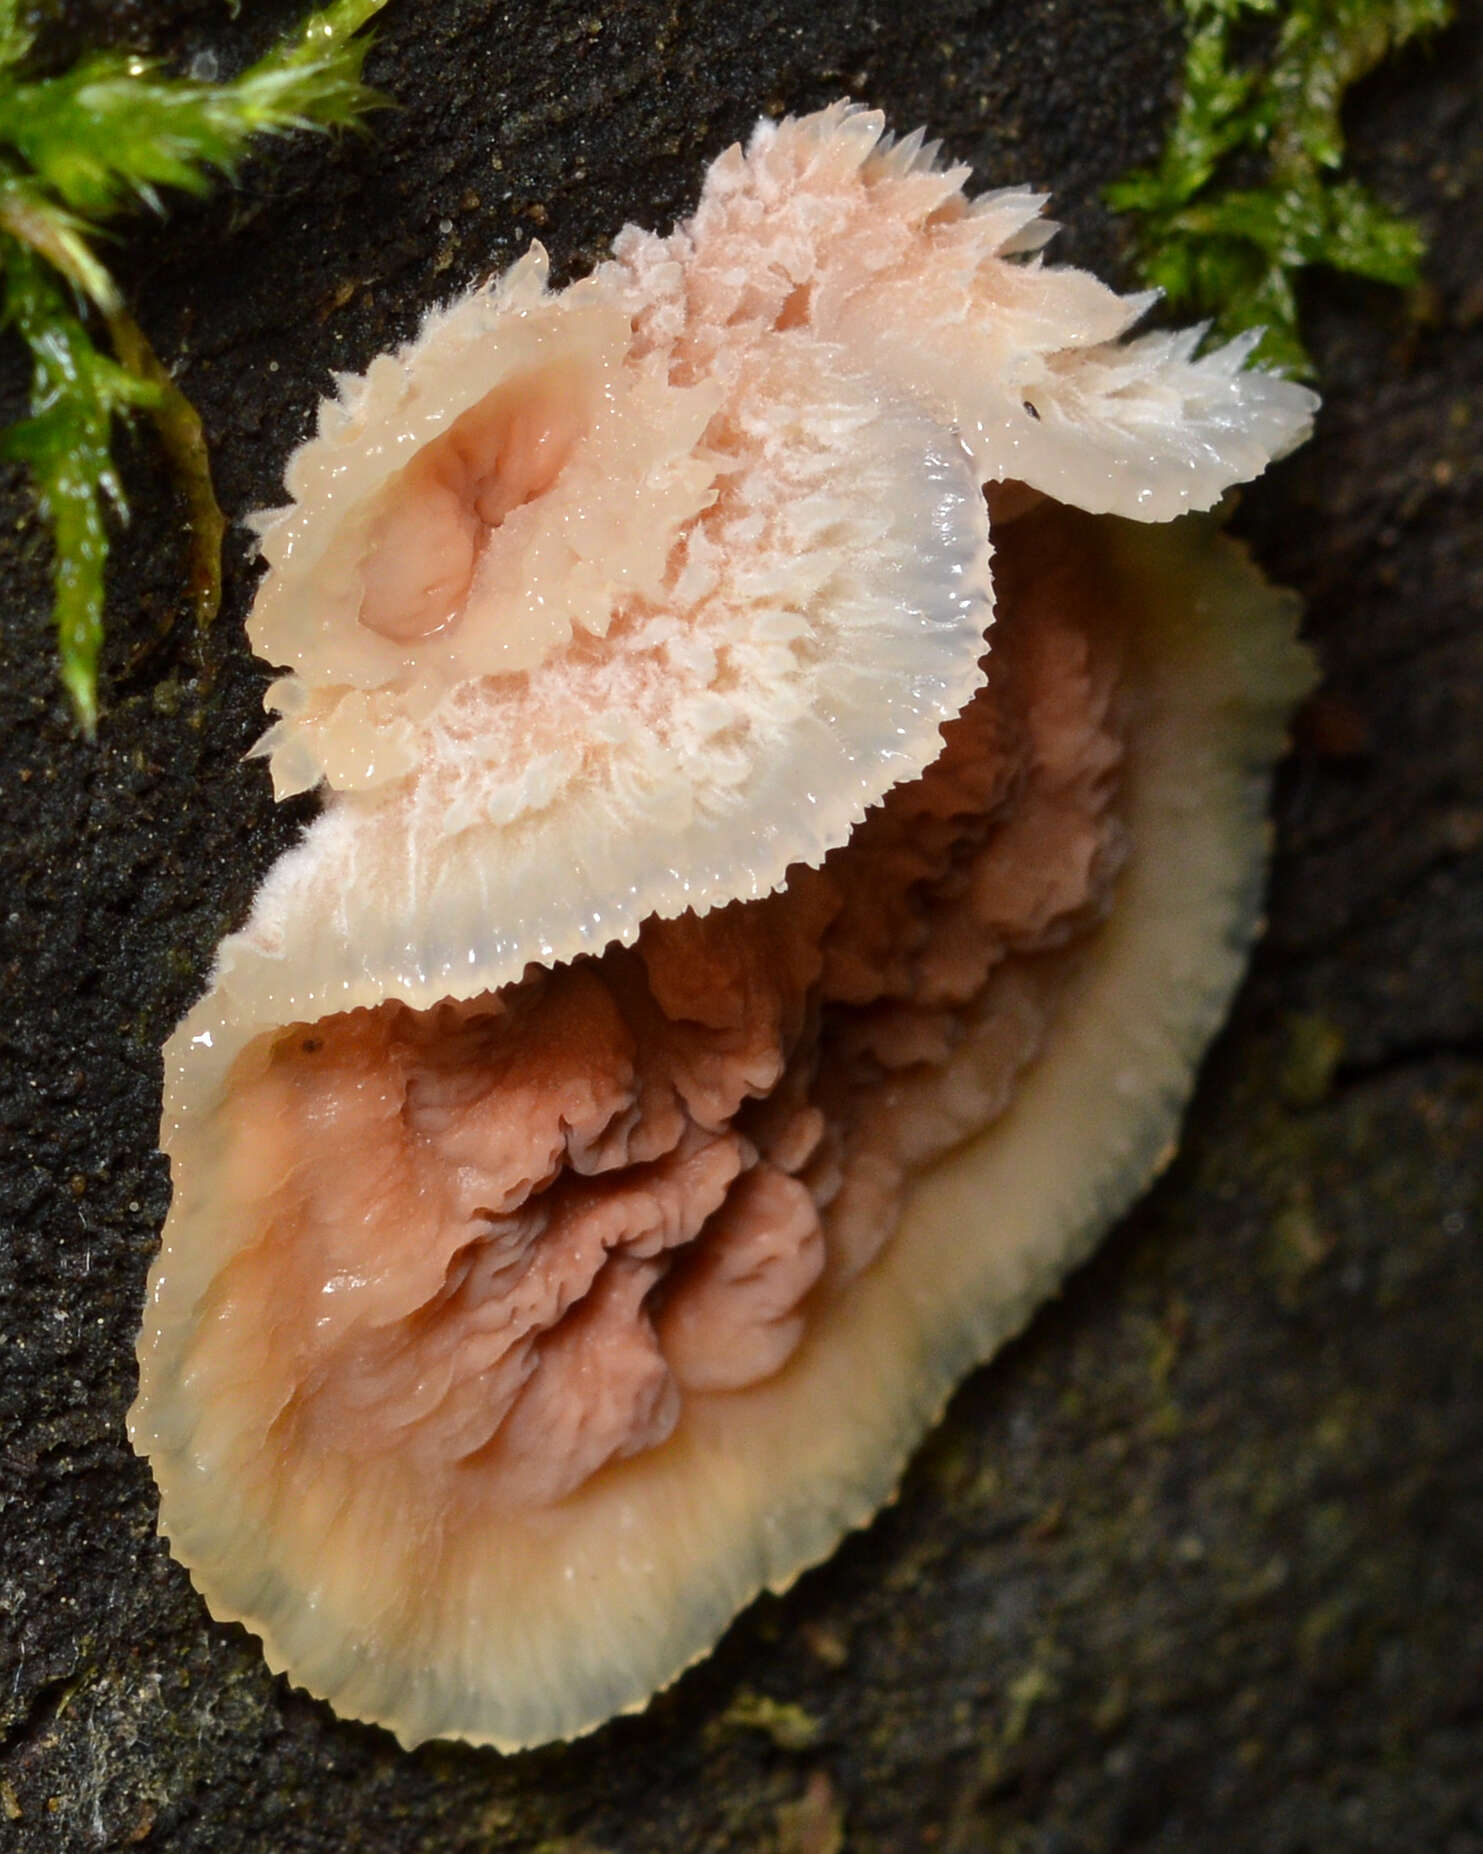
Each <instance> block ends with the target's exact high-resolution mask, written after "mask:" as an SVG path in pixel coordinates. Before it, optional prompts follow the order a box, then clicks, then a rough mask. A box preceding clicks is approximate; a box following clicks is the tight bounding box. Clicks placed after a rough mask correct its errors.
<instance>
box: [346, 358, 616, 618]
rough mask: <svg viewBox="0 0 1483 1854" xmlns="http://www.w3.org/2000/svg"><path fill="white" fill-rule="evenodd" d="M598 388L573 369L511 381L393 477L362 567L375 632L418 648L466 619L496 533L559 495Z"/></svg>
mask: <svg viewBox="0 0 1483 1854" xmlns="http://www.w3.org/2000/svg"><path fill="white" fill-rule="evenodd" d="M576 371H577V372H580V370H579V369H578V370H576ZM590 390H591V383H590V382H588V381H585V380H582V379H580V378H576V377H574V370H573V368H572V367H571V366H570V365H569V364H568V365H566V366H562V365H559V364H558V365H552V366H549V367H545V368H541V369H538V370H534V371H532V372H530V373H528V374H525V375H522V376H517V377H516V378H514V379H511V380H507V381H504V382H502V383H501V384H500V385H499V386H497V387H496V388H495V389H494V390H493V391H492V392H490V393H487V394H486V395H485V396H484V398H483V399H481V400H480V401H479V403H478V404H477V405H473V406H470V407H469V409H468V411H466V412H464V413H462V414H461V415H460V416H459V417H458V418H457V419H455V420H454V422H453V423H452V424H451V425H450V426H449V427H448V429H447V430H446V431H445V432H443V433H442V435H441V436H440V437H437V438H434V439H433V440H432V442H431V443H429V444H425V445H424V446H423V447H422V449H421V450H420V451H419V452H418V453H417V455H416V457H414V458H413V460H412V461H411V463H409V464H408V465H407V466H406V467H405V468H404V469H402V470H400V471H398V472H397V474H396V475H395V476H394V477H392V479H391V480H390V482H389V483H387V485H386V487H385V489H383V490H382V492H381V495H380V496H379V498H378V499H377V503H376V508H375V512H374V514H373V516H372V525H371V545H370V550H369V552H368V553H367V554H366V556H365V559H364V561H363V563H362V567H361V580H362V585H363V587H364V592H363V594H362V597H361V603H360V622H361V623H362V624H363V625H365V626H366V627H367V629H369V630H372V631H375V632H377V633H378V634H379V635H380V636H382V637H385V638H389V639H390V640H391V641H392V642H394V643H414V642H415V641H416V640H417V639H419V638H424V637H432V636H435V635H436V634H437V633H438V632H440V631H444V630H446V629H447V628H448V627H449V626H450V625H452V624H453V623H455V622H456V621H457V620H458V619H459V618H460V617H462V615H463V613H464V609H465V607H466V605H467V604H468V603H469V601H470V594H471V591H472V592H474V593H475V595H476V596H477V586H476V580H477V579H478V578H479V577H480V576H481V567H482V566H483V563H484V561H485V559H486V557H487V555H488V552H489V542H490V538H491V536H492V535H493V533H494V531H495V530H496V529H498V528H500V527H501V526H502V525H503V524H504V522H505V519H506V517H507V516H509V515H511V514H512V513H514V511H515V510H517V509H521V508H523V507H524V506H525V505H526V504H527V503H530V502H534V501H535V500H536V499H537V498H538V497H540V496H543V495H544V494H545V493H546V491H547V490H548V489H550V488H551V486H552V485H553V484H554V483H555V481H556V479H557V478H558V477H559V476H560V474H561V472H562V469H563V467H564V466H565V464H566V462H567V459H568V458H569V457H570V456H571V454H572V451H573V450H574V449H575V447H576V445H577V444H578V443H579V442H580V440H581V438H582V436H583V434H584V432H585V430H586V418H585V415H584V409H583V408H584V403H585V400H586V397H587V395H588V393H589V391H590ZM521 539H523V537H520V536H517V537H515V540H516V543H517V545H518V543H519V541H520V540H521ZM499 567H500V562H499V560H498V559H497V558H496V559H494V560H492V561H490V563H489V570H490V573H491V575H492V576H497V575H498V573H499Z"/></svg>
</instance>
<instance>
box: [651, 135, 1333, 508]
mask: <svg viewBox="0 0 1483 1854" xmlns="http://www.w3.org/2000/svg"><path fill="white" fill-rule="evenodd" d="M937 155H938V144H937V143H935V142H924V140H923V138H922V135H921V133H920V132H918V133H916V134H913V135H909V136H907V137H906V138H905V139H904V140H902V141H896V140H894V139H893V138H892V137H891V136H890V135H888V134H886V132H885V119H884V117H883V116H882V115H881V113H880V111H878V110H864V109H860V108H858V107H856V106H855V105H852V104H848V103H837V104H835V105H833V106H832V107H831V108H829V109H826V110H821V111H819V112H818V113H817V114H815V115H812V116H803V117H798V118H791V117H790V118H787V119H785V120H784V121H782V122H780V123H770V122H762V123H759V124H758V126H757V128H756V130H755V131H754V133H753V135H752V139H751V141H750V143H749V144H748V146H747V148H746V150H745V152H743V150H742V149H741V148H740V147H733V148H731V149H729V150H728V151H727V152H726V153H725V154H723V155H722V156H721V157H720V159H719V160H717V161H716V162H715V163H714V164H713V166H712V167H711V170H710V172H709V174H708V175H707V177H706V184H705V188H704V191H703V192H702V195H701V200H700V204H699V206H698V207H697V209H696V212H695V215H694V217H693V218H692V219H690V220H689V221H687V222H686V223H685V224H684V225H681V226H679V227H677V228H676V230H675V231H674V232H672V233H671V234H670V235H669V237H667V238H662V239H661V238H656V237H654V236H652V235H651V234H648V233H644V232H640V231H638V230H637V229H636V228H632V227H630V228H628V229H627V230H625V231H624V232H623V233H622V234H621V235H620V237H619V239H618V240H617V243H616V246H615V250H616V252H617V256H618V259H619V264H620V267H622V268H623V269H625V270H626V271H627V272H628V273H629V274H630V275H631V277H632V279H633V300H634V303H635V306H636V307H639V306H640V305H643V304H644V302H645V300H646V299H648V298H655V299H658V300H659V301H660V302H661V303H662V304H663V306H662V307H660V308H658V309H655V310H650V311H648V315H649V317H650V320H651V321H652V323H653V325H654V327H655V339H656V340H663V339H665V338H669V337H671V336H676V335H677V336H678V337H679V339H680V340H681V341H682V343H684V342H687V341H688V342H689V343H690V344H691V345H692V346H693V347H694V348H695V349H696V350H697V351H698V352H702V353H707V352H708V350H709V348H710V346H711V344H713V343H714V341H715V338H716V337H715V331H718V330H725V331H726V339H727V340H733V339H734V338H735V334H734V331H735V329H736V328H737V326H738V325H741V326H744V327H753V328H756V329H759V330H761V329H766V328H771V327H776V326H778V325H779V324H780V323H784V322H786V323H787V324H788V325H803V326H806V327H808V328H809V329H811V330H812V331H813V332H814V333H815V334H816V335H818V336H819V337H820V338H822V339H824V340H826V341H837V342H839V343H840V344H841V346H842V347H843V348H844V350H845V351H846V352H847V353H848V354H849V356H850V358H851V361H852V363H853V364H855V365H857V366H859V367H861V368H863V369H864V370H865V371H866V372H868V373H870V374H871V375H872V376H873V377H874V378H876V379H877V380H879V381H880V382H881V384H882V385H883V386H885V387H888V388H889V389H891V390H894V391H899V392H905V393H907V394H909V395H911V396H912V397H913V398H914V399H916V400H917V401H918V403H920V404H922V405H924V406H926V407H927V408H929V409H930V410H931V411H932V412H933V413H934V415H935V416H937V417H938V418H939V419H940V420H941V421H942V422H943V424H944V425H947V426H950V427H951V428H952V429H953V430H954V431H956V432H957V433H958V434H959V435H960V437H961V438H962V439H963V441H964V443H965V444H966V445H967V446H968V449H969V450H970V452H971V453H972V456H973V460H974V464H975V467H976V468H977V470H978V473H979V478H980V480H981V481H982V482H985V483H995V482H1002V481H1004V480H1006V479H1013V480H1015V481H1019V482H1023V483H1027V484H1029V485H1031V487H1033V488H1034V489H1036V490H1039V491H1041V492H1043V493H1044V494H1045V495H1048V496H1053V497H1055V499H1056V500H1057V501H1059V502H1064V503H1066V504H1068V505H1069V506H1070V507H1073V508H1079V509H1085V510H1086V511H1087V512H1088V513H1089V514H1104V513H1110V514H1116V515H1126V516H1129V517H1131V518H1133V519H1134V520H1138V521H1167V520H1168V519H1170V517H1172V516H1175V515H1182V514H1185V513H1187V512H1189V511H1190V510H1195V509H1206V508H1210V507H1212V506H1213V505H1214V504H1215V502H1216V501H1218V499H1219V498H1220V496H1221V495H1222V494H1223V493H1224V492H1225V491H1226V490H1227V489H1229V488H1230V487H1231V485H1232V484H1233V483H1240V482H1246V481H1248V480H1249V479H1250V478H1251V477H1253V476H1256V475H1258V474H1259V473H1260V472H1261V471H1262V470H1263V469H1264V468H1265V467H1266V465H1267V464H1268V463H1269V462H1270V461H1271V459H1272V458H1274V457H1279V456H1281V455H1283V454H1284V452H1286V451H1288V450H1291V449H1292V448H1293V446H1294V445H1296V444H1299V443H1301V442H1302V440H1303V438H1304V437H1306V435H1307V433H1308V429H1309V427H1310V425H1311V422H1312V417H1313V413H1314V410H1315V409H1316V407H1317V404H1318V400H1317V397H1316V395H1314V394H1313V393H1311V392H1309V391H1308V390H1307V389H1306V388H1305V387H1302V386H1298V385H1296V384H1294V383H1293V382H1292V381H1289V380H1284V379H1280V378H1278V377H1277V376H1275V375H1273V374H1269V373H1263V372H1261V371H1259V370H1251V369H1247V368H1246V366H1245V363H1246V361H1247V359H1248V358H1249V356H1250V354H1251V352H1252V349H1253V348H1254V347H1255V345H1256V342H1257V340H1258V339H1259V334H1257V333H1253V334H1250V335H1243V336H1240V337H1238V338H1237V339H1236V340H1234V341H1230V342H1227V343H1226V344H1225V346H1223V347H1220V348H1217V349H1215V350H1214V351H1213V352H1211V353H1209V354H1207V355H1204V356H1203V357H1201V358H1196V349H1197V348H1198V347H1199V344H1200V339H1201V335H1202V334H1203V332H1204V331H1203V330H1202V329H1199V328H1195V329H1187V330H1183V331H1180V332H1178V333H1173V334H1165V333H1156V334H1149V335H1144V336H1142V337H1140V338H1139V339H1138V340H1135V341H1126V342H1125V341H1123V340H1122V339H1121V337H1122V336H1124V335H1125V334H1126V333H1127V331H1128V329H1130V328H1131V327H1132V326H1133V324H1134V323H1135V322H1137V321H1138V320H1139V318H1140V317H1141V316H1142V315H1143V314H1144V313H1145V312H1146V311H1147V310H1148V308H1149V307H1150V306H1151V304H1152V303H1153V302H1154V301H1155V300H1156V297H1157V292H1154V293H1150V294H1145V295H1138V296H1119V295H1118V294H1117V293H1116V292H1115V291H1113V290H1110V289H1109V288H1108V287H1107V285H1106V284H1104V283H1102V282H1101V281H1099V280H1098V279H1097V278H1096V277H1093V276H1092V275H1090V273H1088V272H1087V271H1083V270H1076V269H1073V268H1070V267H1069V266H1068V267H1048V266H1046V265H1045V264H1044V263H1043V262H1042V261H1041V258H1040V255H1039V254H1040V251H1041V248H1042V247H1043V246H1044V245H1045V244H1046V243H1047V242H1048V241H1049V239H1050V238H1051V237H1052V236H1053V235H1054V233H1055V231H1056V227H1055V225H1054V224H1052V223H1051V222H1049V221H1047V220H1045V219H1043V218H1042V217H1041V216H1040V215H1041V209H1042V208H1043V206H1044V205H1045V196H1044V195H1042V194H1037V193H1031V192H1027V191H1024V190H1023V189H1018V188H1009V189H1005V190H1003V191H1000V192H995V193H986V194H982V195H980V196H979V197H978V198H977V199H969V198H968V197H967V196H966V194H965V193H964V190H963V189H964V184H965V182H966V181H967V180H968V178H969V169H967V168H966V167H943V166H941V165H939V163H938V159H937ZM681 303H682V304H683V307H682V308H678V305H679V304H681ZM681 324H683V330H684V333H683V334H681V333H680V326H681Z"/></svg>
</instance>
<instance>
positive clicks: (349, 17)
mask: <svg viewBox="0 0 1483 1854" xmlns="http://www.w3.org/2000/svg"><path fill="white" fill-rule="evenodd" d="M384 3H385V0H333V4H332V5H330V6H328V7H325V8H324V9H323V10H321V11H319V12H315V13H311V14H310V15H309V17H308V18H307V19H306V20H305V21H304V23H303V24H302V26H301V27H300V28H299V30H298V31H297V32H296V33H294V34H291V35H290V36H289V37H288V38H287V39H285V40H284V41H283V42H282V43H281V44H279V45H277V46H275V47H274V48H273V50H272V51H270V52H269V53H268V54H267V56H266V57H264V58H261V59H259V60H258V62H257V63H256V64H254V65H252V66H250V67H249V68H248V69H247V70H246V71H244V72H242V74H241V75H240V76H238V77H235V78H233V79H231V80H230V81H229V82H226V83H219V84H218V83H204V82H199V81H197V80H196V79H194V78H188V77H176V76H171V75H170V74H168V73H166V72H163V71H161V70H159V69H158V68H157V67H156V66H154V65H152V64H150V63H149V62H148V61H147V60H145V59H143V58H139V57H135V56H133V55H131V54H128V53H119V52H101V53H96V54H94V55H93V56H91V57H88V58H84V59H82V60H81V61H79V62H78V63H77V64H75V65H74V66H72V68H71V69H70V70H66V71H63V72H60V73H59V74H57V75H54V76H51V77H43V78H31V77H28V76H27V74H26V60H27V57H28V56H29V53H30V50H31V43H32V32H31V29H30V22H29V18H28V17H27V13H26V9H25V8H24V7H23V5H22V4H21V0H0V327H3V328H8V329H10V330H11V331H13V332H14V333H15V334H16V335H18V336H19V338H20V340H21V342H22V343H23V344H24V346H25V348H26V349H27V351H28V353H29V355H30V361H31V407H30V411H31V415H30V417H29V418H27V419H24V420H22V421H21V422H20V423H18V424H16V425H13V426H11V427H10V429H9V430H7V431H5V432H4V433H0V457H4V458H5V459H7V460H8V461H10V462H14V463H19V464H21V465H23V466H24V467H25V469H26V470H27V471H28V472H29V473H30V477H31V482H32V485H33V488H34V490H35V494H36V498H37V501H38V504H39V506H40V510H41V513H42V516H43V518H44V519H45V520H46V522H47V524H48V525H49V527H50V529H51V536H52V547H53V553H54V565H53V589H54V609H55V616H56V626H57V641H58V648H59V652H60V656H61V672H62V682H63V685H64V686H65V688H66V690H67V693H68V695H69V697H70V698H71V702H72V708H73V712H74V713H75V714H76V716H77V718H78V720H79V722H80V723H81V724H82V726H83V727H84V728H85V729H86V730H87V731H88V732H91V731H92V728H93V726H94V723H95V721H96V718H97V707H98V698H97V665H98V652H99V649H100V647H101V644H102V639H103V574H104V567H105V565H106V563H107V558H108V546H109V534H108V527H107V524H106V521H105V509H106V508H107V507H108V506H110V505H111V506H112V508H113V510H114V511H115V513H116V514H117V515H118V516H123V515H124V514H125V513H126V511H125V508H124V500H123V494H122V491H121V489H120V487H119V481H118V477H117V475H116V474H115V472H114V468H113V461H112V456H111V448H110V447H111V440H112V436H113V426H114V422H115V420H117V419H120V418H127V417H130V416H132V414H133V413H135V412H137V411H139V410H140V409H143V410H146V411H148V412H149V413H150V415H151V417H152V418H153V419H154V422H155V425H156V427H157V430H158V433H159V437H160V442H161V444H162V446H163V448H164V451H165V454H166V457H167V459H168V460H169V463H170V466H171V469H172V470H173V471H174V473H175V476H176V478H177V480H178V481H179V483H180V485H181V487H182V488H183V490H184V492H185V496H186V501H187V505H188V509H189V516H190V530H191V541H192V558H191V566H190V593H191V598H192V602H193V604H194V606H195V610H196V615H197V618H198V620H199V621H200V622H202V623H206V622H209V620H210V619H211V618H212V617H213V616H214V615H215V612H216V607H217V605H218V604H219V602H220V598H221V541H222V533H223V530H224V526H225V524H224V522H223V519H222V514H221V510H220V509H219V508H218V506H217V502H216V497H215V494H214V493H213V491H212V487H211V472H210V467H209V464H208V460H207V456H206V445H205V440H204V438H203V436H202V433H201V424H200V420H199V419H198V418H197V416H196V413H195V410H194V408H193V407H192V406H191V404H190V402H189V401H188V400H187V399H186V398H185V396H184V394H183V393H181V391H180V390H179V388H178V387H177V386H176V385H175V384H174V382H173V381H172V380H171V378H170V375H169V373H168V372H167V370H166V369H165V367H164V366H163V365H162V364H161V362H160V360H159V358H158V356H157V355H156V354H155V352H154V350H153V348H152V347H151V346H150V344H149V341H148V338H147V337H146V336H145V334H144V332H143V330H142V329H140V328H139V326H138V324H137V323H136V322H135V321H134V319H133V317H132V316H131V315H130V314H129V312H128V309H127V307H126V306H125V304H124V302H123V299H122V297H121V295H120V293H119V290H118V287H117V285H116V284H115V283H114V281H113V278H112V277H111V276H110V274H109V272H108V270H107V268H106V266H105V265H104V264H103V263H102V261H101V259H100V258H99V257H98V255H97V252H96V249H95V244H96V241H97V239H98V237H99V235H100V232H101V230H102V228H103V226H104V225H105V223H106V222H107V221H109V220H111V219H113V218H115V217H117V216H118V214H120V213H121V212H123V211H125V210H126V209H128V208H131V207H135V206H139V205H145V206H150V207H155V208H158V207H159V204H160V193H161V189H170V188H174V189H177V190H180V191H184V192H188V193H204V192H206V191H207V190H208V188H209V187H210V185H211V184H212V181H213V179H214V178H215V177H216V176H217V175H218V174H228V175H230V174H231V173H233V172H234V171H235V168H236V166H237V164H238V163H239V162H240V160H241V158H242V156H243V154H244V152H245V151H246V148H247V146H248V144H249V143H250V142H251V141H252V140H253V139H254V138H255V137H257V136H260V135H264V134H272V133H282V132H283V131H286V130H289V129H296V128H306V127H310V126H328V125H335V124H344V123H348V122H352V121H354V120H355V119H356V118H357V117H358V116H359V115H360V114H361V113H362V112H363V111H364V110H365V109H366V108H368V107H369V106H370V105H371V104H373V103H374V102H376V101H377V100H378V99H377V98H376V96H375V93H374V92H373V91H370V90H368V89H367V88H366V87H365V85H364V84H362V83H361V81H360V67H361V61H362V59H363V58H364V56H365V52H366V41H365V39H364V38H356V37H354V36H353V35H354V34H356V33H357V32H358V31H359V29H360V28H361V27H362V26H364V25H365V23H366V21H367V20H368V19H370V18H371V17H372V16H373V15H374V14H375V13H377V12H379V11H380V9H381V7H382V5H384Z"/></svg>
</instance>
